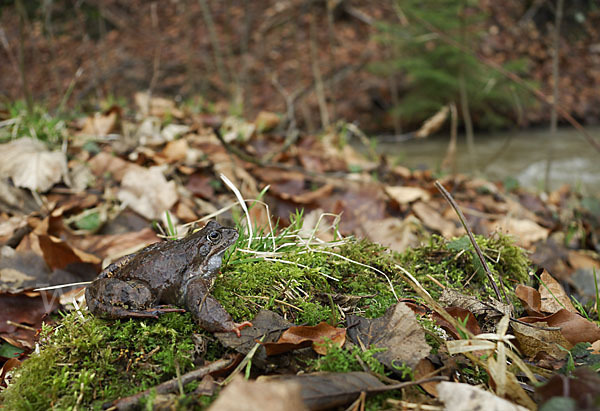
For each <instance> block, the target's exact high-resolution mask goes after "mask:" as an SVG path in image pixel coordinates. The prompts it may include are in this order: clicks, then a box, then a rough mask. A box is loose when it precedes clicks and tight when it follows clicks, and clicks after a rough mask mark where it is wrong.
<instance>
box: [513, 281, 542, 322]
mask: <svg viewBox="0 0 600 411" xmlns="http://www.w3.org/2000/svg"><path fill="white" fill-rule="evenodd" d="M515 294H516V296H517V297H518V298H519V300H521V303H522V304H523V308H525V311H527V314H529V315H530V316H532V317H543V316H544V314H542V313H541V303H542V297H541V296H540V293H539V291H538V290H536V289H535V288H532V287H528V286H526V285H523V284H519V285H517V287H516V288H515Z"/></svg>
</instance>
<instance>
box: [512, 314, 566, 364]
mask: <svg viewBox="0 0 600 411" xmlns="http://www.w3.org/2000/svg"><path fill="white" fill-rule="evenodd" d="M535 325H536V326H539V327H548V324H546V323H545V322H543V321H542V322H539V323H536V324H535ZM511 326H512V329H513V333H514V335H515V337H517V341H518V342H519V351H520V352H521V353H523V354H525V355H526V356H528V357H529V358H534V357H535V356H536V355H538V354H539V353H540V352H545V353H547V354H550V355H551V356H552V357H554V358H556V359H561V358H563V357H564V356H565V355H567V352H566V351H565V349H566V350H570V349H571V348H573V344H571V343H570V342H569V341H567V340H566V339H565V337H564V336H563V335H562V333H561V332H560V330H554V331H548V330H542V329H540V328H534V327H529V326H527V325H524V324H519V323H517V322H513V323H512V324H511Z"/></svg>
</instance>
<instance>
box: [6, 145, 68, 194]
mask: <svg viewBox="0 0 600 411" xmlns="http://www.w3.org/2000/svg"><path fill="white" fill-rule="evenodd" d="M3 178H11V179H12V181H13V183H14V185H15V186H17V187H24V188H28V189H30V190H31V191H40V192H45V191H48V190H49V189H50V188H51V187H52V186H53V185H54V184H56V183H58V182H59V181H61V180H64V181H66V182H68V178H69V177H68V169H67V159H66V156H65V153H63V152H61V151H49V150H48V148H47V147H46V145H45V144H44V143H42V142H41V141H39V140H34V139H33V138H28V137H25V138H20V139H18V140H13V141H11V142H10V143H6V144H0V179H3Z"/></svg>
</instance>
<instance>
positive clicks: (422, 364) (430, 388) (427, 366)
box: [414, 358, 440, 398]
mask: <svg viewBox="0 0 600 411" xmlns="http://www.w3.org/2000/svg"><path fill="white" fill-rule="evenodd" d="M434 371H435V367H434V366H433V363H432V362H431V361H429V360H428V359H427V358H423V359H422V360H421V361H419V363H418V364H417V366H416V367H415V374H414V379H415V380H421V379H423V378H427V377H430V376H431V375H433V372H434ZM439 383H440V382H439V381H429V382H424V383H422V384H419V385H420V386H421V387H422V388H423V389H424V390H425V391H427V393H428V394H429V395H431V396H432V397H436V398H437V396H438V391H437V386H438V384H439Z"/></svg>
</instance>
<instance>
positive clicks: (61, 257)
mask: <svg viewBox="0 0 600 411" xmlns="http://www.w3.org/2000/svg"><path fill="white" fill-rule="evenodd" d="M39 242H40V247H41V249H42V252H43V253H44V260H46V263H47V264H48V267H50V268H51V269H53V270H54V269H57V268H65V267H66V266H67V265H69V264H71V263H90V264H94V265H98V266H99V265H100V263H101V262H102V260H100V258H98V257H96V256H95V255H93V254H89V253H86V252H85V251H82V250H79V249H77V248H74V247H72V246H71V245H69V244H67V243H66V242H64V241H62V240H61V239H60V238H56V237H54V236H49V235H41V236H39Z"/></svg>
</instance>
